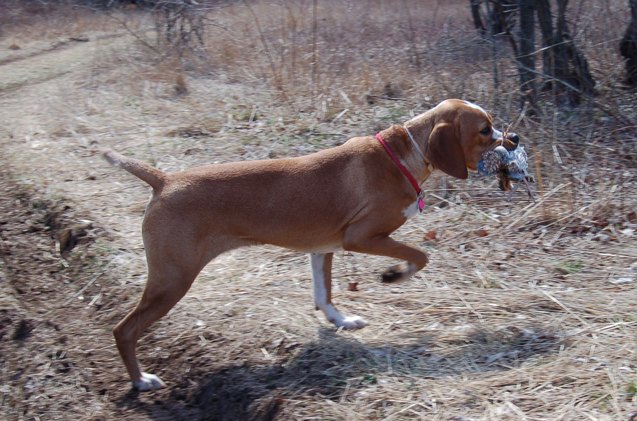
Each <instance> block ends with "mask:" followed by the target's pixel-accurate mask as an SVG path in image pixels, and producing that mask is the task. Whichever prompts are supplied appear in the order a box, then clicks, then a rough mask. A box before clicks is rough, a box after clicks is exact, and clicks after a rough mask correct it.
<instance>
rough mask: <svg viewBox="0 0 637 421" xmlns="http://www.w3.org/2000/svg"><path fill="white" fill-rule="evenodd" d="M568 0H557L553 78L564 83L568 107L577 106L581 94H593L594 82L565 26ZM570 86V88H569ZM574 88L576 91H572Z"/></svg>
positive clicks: (584, 60)
mask: <svg viewBox="0 0 637 421" xmlns="http://www.w3.org/2000/svg"><path fill="white" fill-rule="evenodd" d="M567 5H568V0H557V23H556V30H555V32H556V33H555V48H556V53H555V69H554V72H555V77H556V78H557V79H558V80H559V81H563V82H566V83H567V84H563V88H564V90H565V91H566V93H567V95H566V97H567V98H565V99H566V100H567V101H568V103H569V104H570V105H578V104H579V103H580V101H581V96H582V94H584V95H592V94H594V93H595V80H594V79H593V76H592V75H591V72H590V69H589V67H588V61H587V60H586V57H584V55H583V54H582V53H581V52H580V51H579V50H578V49H577V47H575V44H574V43H573V39H572V38H571V34H570V33H569V31H568V27H567V25H566V6H567ZM569 85H570V86H569ZM573 88H576V89H573Z"/></svg>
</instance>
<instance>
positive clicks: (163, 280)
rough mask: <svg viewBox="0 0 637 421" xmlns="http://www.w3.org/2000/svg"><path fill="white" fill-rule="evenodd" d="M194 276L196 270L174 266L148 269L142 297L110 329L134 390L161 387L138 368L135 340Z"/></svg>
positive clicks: (183, 289)
mask: <svg viewBox="0 0 637 421" xmlns="http://www.w3.org/2000/svg"><path fill="white" fill-rule="evenodd" d="M163 269H169V268H166V267H163ZM196 276H197V272H194V271H190V272H187V271H182V270H177V269H176V268H172V270H169V271H165V270H162V271H158V270H154V269H151V270H149V274H148V281H147V283H146V288H145V289H144V293H143V295H142V298H141V299H140V301H139V302H138V303H137V306H136V307H135V308H134V309H133V311H131V312H130V313H128V315H127V316H126V317H125V318H124V319H123V320H122V321H121V322H119V323H118V324H117V326H115V328H114V329H113V335H114V336H115V341H116V343H117V348H118V350H119V353H120V356H121V357H122V360H123V361H124V365H125V366H126V369H127V370H128V374H129V375H130V378H131V381H132V382H133V386H134V387H135V389H137V390H140V391H146V390H153V389H158V388H160V387H163V386H164V382H163V381H161V379H160V378H159V377H157V376H155V375H153V374H148V373H144V372H142V371H141V368H140V365H139V361H138V360H137V355H136V352H135V348H136V346H137V341H138V340H139V338H140V337H141V335H142V333H143V332H144V330H146V329H147V328H148V327H149V326H150V325H151V324H152V323H154V322H155V321H157V320H159V319H160V318H161V317H163V316H164V315H165V314H166V313H168V312H169V311H170V309H171V308H173V306H174V305H175V304H177V302H178V301H179V300H180V299H181V298H182V297H183V296H184V295H185V294H186V292H187V291H188V289H190V286H191V285H192V282H193V281H194V280H195V278H196Z"/></svg>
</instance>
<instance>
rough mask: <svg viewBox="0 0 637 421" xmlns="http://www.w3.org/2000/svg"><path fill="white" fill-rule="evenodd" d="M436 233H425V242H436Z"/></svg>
mask: <svg viewBox="0 0 637 421" xmlns="http://www.w3.org/2000/svg"><path fill="white" fill-rule="evenodd" d="M436 236H437V235H436V231H433V230H432V231H429V232H427V234H425V237H424V238H425V240H426V241H436Z"/></svg>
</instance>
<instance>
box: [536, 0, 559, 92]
mask: <svg viewBox="0 0 637 421" xmlns="http://www.w3.org/2000/svg"><path fill="white" fill-rule="evenodd" d="M535 8H536V11H537V20H538V22H539V24H540V32H541V33H542V48H543V51H542V65H543V66H542V69H543V73H544V75H546V76H545V78H546V79H547V81H546V83H545V84H544V86H543V89H550V87H551V85H552V78H553V77H555V75H554V71H553V69H554V68H555V57H554V52H555V51H554V50H553V48H552V46H553V45H555V34H554V33H553V16H552V14H551V4H550V3H549V0H536V1H535Z"/></svg>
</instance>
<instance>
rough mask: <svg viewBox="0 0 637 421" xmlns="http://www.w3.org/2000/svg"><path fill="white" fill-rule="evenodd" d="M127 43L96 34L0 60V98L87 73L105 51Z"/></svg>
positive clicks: (114, 35)
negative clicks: (62, 77) (83, 72)
mask: <svg viewBox="0 0 637 421" xmlns="http://www.w3.org/2000/svg"><path fill="white" fill-rule="evenodd" d="M122 38H124V39H122ZM126 42H130V39H126V35H124V34H112V35H97V34H96V35H94V36H93V37H92V38H90V37H87V36H82V37H76V38H69V39H67V40H60V41H56V42H54V43H52V45H50V46H48V47H39V48H38V47H34V48H31V49H30V51H28V52H23V51H20V52H19V54H13V55H8V56H7V57H4V58H0V66H1V68H2V72H0V95H6V94H7V93H10V92H11V91H14V90H16V89H19V88H20V87H23V86H27V85H34V84H38V83H42V82H46V81H48V80H52V79H55V78H57V77H60V76H63V75H65V74H68V73H71V72H74V71H78V70H82V69H85V68H86V67H87V65H88V64H89V63H91V62H92V61H94V60H95V55H96V54H98V53H100V52H103V51H104V48H105V47H107V46H110V47H114V44H115V43H120V45H124V43H126Z"/></svg>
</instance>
